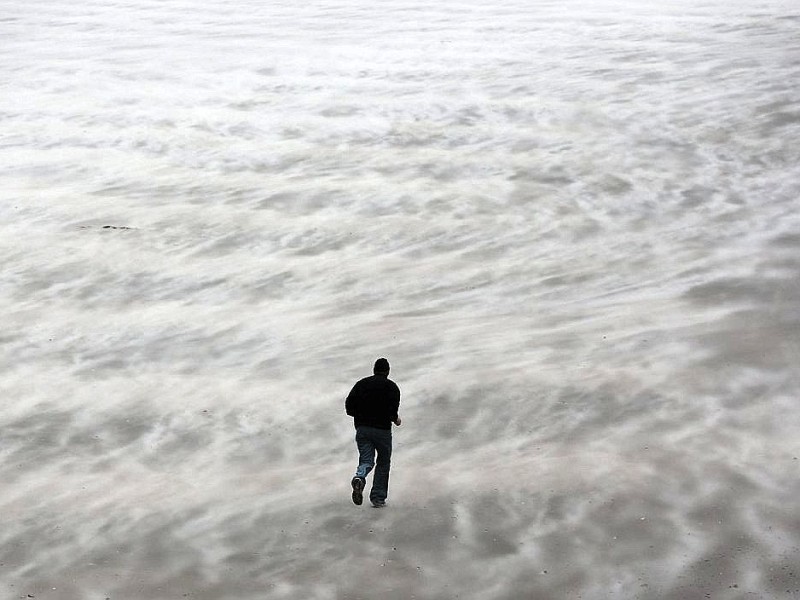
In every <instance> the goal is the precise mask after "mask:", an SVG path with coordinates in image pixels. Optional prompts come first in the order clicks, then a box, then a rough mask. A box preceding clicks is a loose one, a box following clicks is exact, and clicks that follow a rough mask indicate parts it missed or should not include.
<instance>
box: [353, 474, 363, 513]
mask: <svg viewBox="0 0 800 600" xmlns="http://www.w3.org/2000/svg"><path fill="white" fill-rule="evenodd" d="M350 486H351V487H352V488H353V504H355V505H356V506H361V504H362V503H363V502H364V494H362V493H361V492H362V490H363V489H364V482H363V481H361V480H360V479H359V478H358V477H353V480H352V481H351V482H350Z"/></svg>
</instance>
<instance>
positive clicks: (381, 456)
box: [369, 429, 392, 502]
mask: <svg viewBox="0 0 800 600" xmlns="http://www.w3.org/2000/svg"><path fill="white" fill-rule="evenodd" d="M373 439H374V441H375V449H376V450H377V452H378V461H377V463H376V465H375V475H374V476H373V478H372V490H371V491H370V493H369V499H370V501H371V502H385V501H386V497H387V496H388V495H389V469H390V468H391V466H392V432H391V430H383V429H376V430H374V438H373Z"/></svg>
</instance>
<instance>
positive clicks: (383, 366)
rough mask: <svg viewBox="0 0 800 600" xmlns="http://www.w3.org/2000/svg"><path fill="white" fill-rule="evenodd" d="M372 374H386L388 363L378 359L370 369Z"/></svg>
mask: <svg viewBox="0 0 800 600" xmlns="http://www.w3.org/2000/svg"><path fill="white" fill-rule="evenodd" d="M372 372H373V373H388V372H389V361H388V360H386V359H385V358H379V359H378V360H376V361H375V366H374V367H373V368H372Z"/></svg>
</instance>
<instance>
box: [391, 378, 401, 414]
mask: <svg viewBox="0 0 800 600" xmlns="http://www.w3.org/2000/svg"><path fill="white" fill-rule="evenodd" d="M392 409H393V413H394V414H393V416H392V421H397V412H398V411H399V410H400V388H399V387H397V386H395V393H394V398H393V400H392Z"/></svg>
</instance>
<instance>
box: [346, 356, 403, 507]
mask: <svg viewBox="0 0 800 600" xmlns="http://www.w3.org/2000/svg"><path fill="white" fill-rule="evenodd" d="M373 373H374V374H373V375H372V377H365V378H364V379H361V380H359V381H358V382H357V383H356V384H355V385H354V386H353V389H352V390H350V394H348V396H347V400H346V401H345V411H346V412H347V414H348V415H350V416H351V417H353V423H354V425H355V427H356V446H357V447H358V468H357V469H356V474H355V476H354V477H353V479H352V481H351V482H350V485H351V487H352V488H353V502H354V503H355V504H358V505H360V504H361V503H362V502H363V501H364V496H363V490H364V487H365V486H366V484H367V475H368V474H369V472H370V471H372V468H373V467H375V474H374V475H373V477H372V490H371V491H370V494H369V499H370V502H372V506H374V507H375V508H383V507H384V506H386V496H387V495H388V493H389V468H390V467H391V459H392V423H394V424H395V425H397V426H400V423H401V420H400V417H399V416H397V410H398V408H399V407H400V388H398V387H397V384H396V383H395V382H394V381H392V380H391V379H389V361H388V360H386V359H385V358H379V359H378V360H376V361H375V366H374V367H373ZM376 453H377V455H378V459H377V462H376V460H375V454H376Z"/></svg>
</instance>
